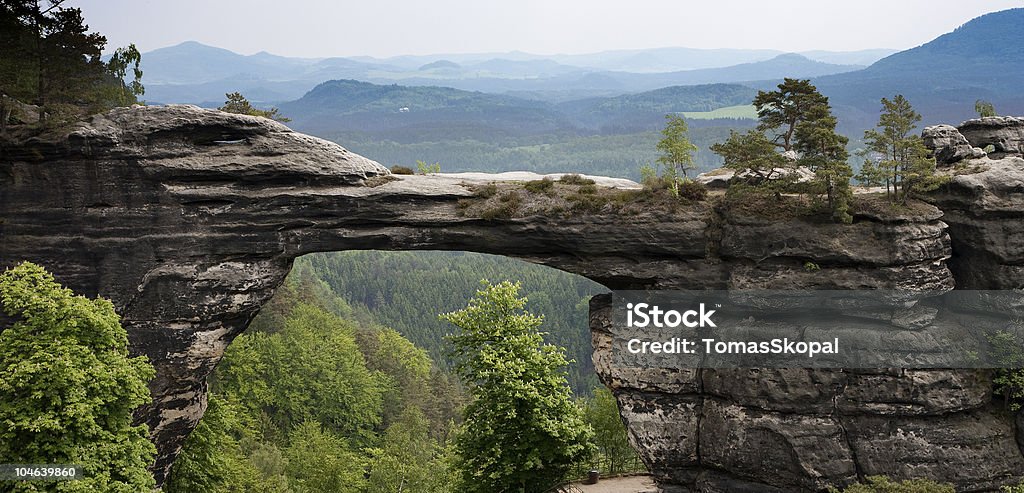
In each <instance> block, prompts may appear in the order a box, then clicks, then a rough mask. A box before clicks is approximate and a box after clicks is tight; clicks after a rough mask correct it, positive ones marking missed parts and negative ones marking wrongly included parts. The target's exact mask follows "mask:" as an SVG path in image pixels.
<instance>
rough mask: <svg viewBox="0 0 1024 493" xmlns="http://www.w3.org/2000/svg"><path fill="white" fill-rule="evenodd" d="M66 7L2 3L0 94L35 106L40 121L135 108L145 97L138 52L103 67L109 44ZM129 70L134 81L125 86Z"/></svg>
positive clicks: (120, 53) (57, 2) (51, 0)
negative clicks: (130, 69) (123, 107)
mask: <svg viewBox="0 0 1024 493" xmlns="http://www.w3.org/2000/svg"><path fill="white" fill-rule="evenodd" d="M65 3H66V0H48V1H45V2H44V1H37V0H0V27H2V29H0V93H3V94H6V95H7V96H9V97H11V98H14V99H17V100H19V101H22V102H26V103H32V104H35V105H37V106H39V107H40V108H42V112H41V113H40V118H41V119H43V120H46V119H47V118H54V119H57V120H61V119H64V118H72V117H76V116H78V115H79V114H80V113H82V112H83V111H84V112H91V111H101V110H105V109H108V108H112V107H114V106H123V105H128V104H132V103H135V102H136V101H137V99H136V98H137V97H138V96H140V95H142V94H143V93H144V91H145V88H144V87H143V86H142V83H141V78H142V71H141V70H139V62H140V60H141V56H140V55H139V52H138V50H137V49H136V48H135V46H134V45H130V46H128V47H125V48H121V49H118V50H117V51H116V52H115V53H114V55H113V57H111V59H110V61H109V62H103V61H102V59H101V53H102V51H103V49H104V47H105V46H106V44H107V39H106V38H105V37H104V36H102V35H101V34H99V33H97V32H90V30H89V26H88V25H87V24H86V23H85V19H84V17H83V16H82V10H81V9H79V8H72V7H66V6H65V5H64V4H65ZM129 67H131V68H132V73H133V76H134V78H133V80H132V81H130V82H125V80H124V78H125V76H126V75H127V72H128V69H129ZM4 113H5V114H7V110H6V108H5V112H4Z"/></svg>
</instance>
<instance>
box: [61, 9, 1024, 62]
mask: <svg viewBox="0 0 1024 493" xmlns="http://www.w3.org/2000/svg"><path fill="white" fill-rule="evenodd" d="M68 5H71V6H76V7H81V8H82V11H83V12H84V14H85V18H86V21H87V22H88V23H89V25H90V27H92V28H93V29H94V30H98V31H99V32H101V33H103V34H104V35H106V36H107V39H108V40H109V42H110V43H109V46H110V47H111V48H113V47H117V46H122V45H125V44H127V43H130V42H134V43H135V44H136V46H138V47H139V49H140V50H142V51H149V50H153V49H155V48H161V47H164V46H170V45H174V44H178V43H180V42H182V41H188V40H194V41H199V42H202V43H205V44H210V45H214V46H219V47H222V48H227V49H230V50H232V51H236V52H239V53H243V54H251V53H255V52H258V51H269V52H271V53H275V54H278V55H287V56H306V57H325V56H352V55H371V56H378V57H380V56H392V55H403V54H430V53H472V52H502V51H513V50H519V51H527V52H531V53H539V54H554V53H586V52H594V51H603V50H611V49H631V48H655V47H665V46H685V47H691V48H771V49H778V50H785V51H804V50H812V49H823V50H858V49H864V48H896V49H906V48H910V47H913V46H917V45H920V44H922V43H925V42H927V41H930V40H931V39H934V38H935V37H936V36H938V35H940V34H942V33H945V32H948V31H950V30H952V29H953V28H955V27H957V26H959V25H960V24H963V23H964V22H967V21H968V20H970V19H972V18H974V17H977V16H979V15H981V14H985V13H988V12H994V11H997V10H1003V9H1007V8H1013V7H1024V0H970V1H965V0H842V1H840V0H700V1H690V0H617V1H609V0H513V1H507V0H404V1H400V0H359V1H340V0H333V1H332V0H174V1H165V0H69V3H68Z"/></svg>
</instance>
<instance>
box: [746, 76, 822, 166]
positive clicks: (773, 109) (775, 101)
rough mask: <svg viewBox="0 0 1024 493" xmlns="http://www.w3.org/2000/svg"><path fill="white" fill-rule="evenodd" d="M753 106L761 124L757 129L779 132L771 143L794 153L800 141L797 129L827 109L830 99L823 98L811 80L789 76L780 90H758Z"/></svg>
mask: <svg viewBox="0 0 1024 493" xmlns="http://www.w3.org/2000/svg"><path fill="white" fill-rule="evenodd" d="M754 106H755V107H756V108H757V117H758V119H759V120H760V121H761V122H760V124H758V126H757V129H758V130H760V131H762V132H777V133H776V134H775V137H774V138H772V142H774V143H775V145H777V146H779V147H781V148H782V150H783V151H791V150H793V149H794V144H795V141H796V140H797V135H796V131H797V126H798V125H799V124H800V123H801V122H804V121H807V120H808V119H809V118H813V115H814V114H815V110H820V109H821V108H822V107H827V106H828V98H826V97H825V96H822V95H821V93H819V92H818V89H817V88H816V87H814V86H813V85H812V84H811V81H810V80H806V79H790V78H788V77H787V78H786V79H784V80H783V82H782V83H781V84H779V85H778V90H777V91H758V92H757V96H756V97H755V98H754Z"/></svg>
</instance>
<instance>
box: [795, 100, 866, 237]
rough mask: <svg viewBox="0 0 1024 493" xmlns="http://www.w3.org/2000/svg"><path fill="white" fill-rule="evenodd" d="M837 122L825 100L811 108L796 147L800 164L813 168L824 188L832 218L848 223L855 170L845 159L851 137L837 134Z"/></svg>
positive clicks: (797, 135)
mask: <svg viewBox="0 0 1024 493" xmlns="http://www.w3.org/2000/svg"><path fill="white" fill-rule="evenodd" d="M836 123H837V120H836V118H835V117H834V116H832V110H831V108H830V107H829V106H828V103H827V99H826V103H825V104H824V105H819V106H816V107H814V108H812V109H811V110H810V111H809V112H808V114H807V115H805V116H804V117H803V118H802V119H801V121H800V122H799V123H798V124H797V126H796V130H795V131H794V137H795V139H794V140H795V142H794V145H793V148H794V150H796V151H797V152H798V153H799V155H800V157H799V158H798V159H797V164H798V165H800V166H806V167H808V168H810V169H811V171H813V172H814V177H815V180H816V181H817V183H818V184H819V185H820V186H821V187H822V188H823V189H824V192H825V195H826V197H827V199H828V206H829V210H831V211H832V218H833V219H835V220H836V221H840V222H844V223H849V222H852V221H853V216H852V215H850V213H849V209H850V199H851V198H852V196H853V192H852V190H851V189H850V178H852V177H853V169H852V168H850V165H849V164H848V163H847V162H846V160H847V159H849V157H850V155H849V153H847V152H846V144H847V143H848V142H849V139H847V138H846V137H844V136H842V135H839V134H838V133H836Z"/></svg>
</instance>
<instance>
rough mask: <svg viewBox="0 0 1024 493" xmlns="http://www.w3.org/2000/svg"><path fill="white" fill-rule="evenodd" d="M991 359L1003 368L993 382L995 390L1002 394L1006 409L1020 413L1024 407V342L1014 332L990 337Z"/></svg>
mask: <svg viewBox="0 0 1024 493" xmlns="http://www.w3.org/2000/svg"><path fill="white" fill-rule="evenodd" d="M988 342H989V344H990V345H991V351H992V354H991V358H992V359H993V360H994V361H995V362H996V363H998V364H999V365H1000V366H1001V368H1000V369H998V370H996V374H995V378H994V379H993V380H992V384H993V386H994V390H995V392H996V393H997V394H1002V395H1003V399H1004V400H1005V401H1006V407H1007V408H1008V409H1010V410H1011V411H1020V409H1021V406H1022V405H1024V341H1022V340H1021V338H1020V337H1018V336H1017V335H1015V334H1014V333H1013V332H1010V331H1006V330H1001V331H997V332H996V333H995V334H992V335H989V336H988Z"/></svg>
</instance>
